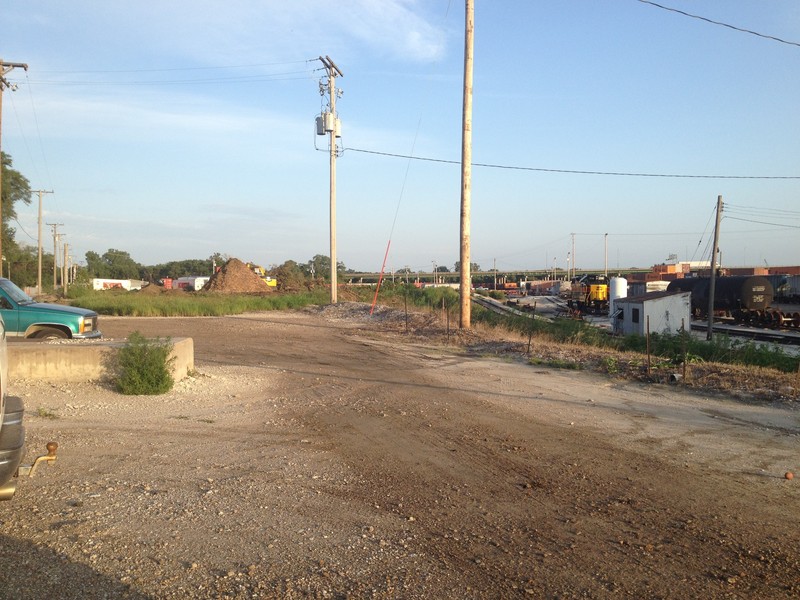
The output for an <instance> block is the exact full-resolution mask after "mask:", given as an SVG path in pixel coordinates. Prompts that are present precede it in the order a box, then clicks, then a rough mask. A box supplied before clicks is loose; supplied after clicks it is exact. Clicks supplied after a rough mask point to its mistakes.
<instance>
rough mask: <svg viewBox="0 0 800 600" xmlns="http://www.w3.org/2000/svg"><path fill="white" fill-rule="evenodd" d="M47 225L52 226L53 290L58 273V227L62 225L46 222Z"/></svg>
mask: <svg viewBox="0 0 800 600" xmlns="http://www.w3.org/2000/svg"><path fill="white" fill-rule="evenodd" d="M47 225H48V227H52V228H53V290H55V289H56V286H57V285H58V281H57V279H56V275H57V273H58V238H59V234H58V228H59V227H63V226H64V224H63V223H48V224H47Z"/></svg>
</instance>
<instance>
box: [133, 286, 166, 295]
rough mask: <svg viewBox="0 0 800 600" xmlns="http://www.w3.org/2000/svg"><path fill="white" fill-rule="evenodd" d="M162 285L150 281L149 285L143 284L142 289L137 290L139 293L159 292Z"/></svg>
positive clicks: (150, 293) (161, 289)
mask: <svg viewBox="0 0 800 600" xmlns="http://www.w3.org/2000/svg"><path fill="white" fill-rule="evenodd" d="M163 289H164V288H163V287H161V286H160V285H156V284H155V283H151V284H149V285H146V286H144V287H143V288H142V289H140V290H139V293H140V294H148V295H152V294H160V293H161V292H162V291H163Z"/></svg>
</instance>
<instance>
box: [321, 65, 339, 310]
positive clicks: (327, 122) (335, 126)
mask: <svg viewBox="0 0 800 600" xmlns="http://www.w3.org/2000/svg"><path fill="white" fill-rule="evenodd" d="M319 60H320V62H321V63H322V65H323V66H324V67H325V71H326V72H327V74H328V80H327V83H326V84H323V83H322V82H320V90H319V92H320V94H321V95H323V96H324V95H325V93H326V92H327V94H328V108H329V110H328V111H325V112H323V113H322V114H321V115H320V116H319V117H317V135H325V134H326V133H327V134H329V135H330V140H329V142H328V143H329V145H330V148H329V150H330V177H331V183H330V211H331V304H336V302H337V286H338V281H337V271H336V266H337V265H336V138H337V137H341V135H342V134H341V127H340V124H339V118H338V117H337V116H336V97H337V94H338V95H341V93H342V91H341V90H338V91H337V89H336V77H344V75H343V74H342V72H341V71H340V70H339V67H337V66H336V65H335V64H334V62H333V61H332V60H331V57H330V56H325V57H322V56H320V57H319Z"/></svg>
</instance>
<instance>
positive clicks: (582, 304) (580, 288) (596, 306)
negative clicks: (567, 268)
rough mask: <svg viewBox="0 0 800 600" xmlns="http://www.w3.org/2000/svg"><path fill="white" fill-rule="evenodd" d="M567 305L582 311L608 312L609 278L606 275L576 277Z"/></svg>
mask: <svg viewBox="0 0 800 600" xmlns="http://www.w3.org/2000/svg"><path fill="white" fill-rule="evenodd" d="M567 305H568V306H569V307H570V308H572V309H577V310H579V311H581V312H593V313H596V314H599V313H602V312H608V278H607V277H606V276H605V275H584V276H583V277H581V278H580V279H574V280H573V281H572V288H571V290H570V295H569V300H568V301H567Z"/></svg>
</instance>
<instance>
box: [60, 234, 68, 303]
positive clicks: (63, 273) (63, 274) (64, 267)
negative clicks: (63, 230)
mask: <svg viewBox="0 0 800 600" xmlns="http://www.w3.org/2000/svg"><path fill="white" fill-rule="evenodd" d="M68 256H69V244H68V243H67V242H64V262H63V263H62V265H61V285H62V286H63V288H64V296H66V295H67V285H68V284H67V280H68V279H69V277H67V273H68V267H67V257H68Z"/></svg>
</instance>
